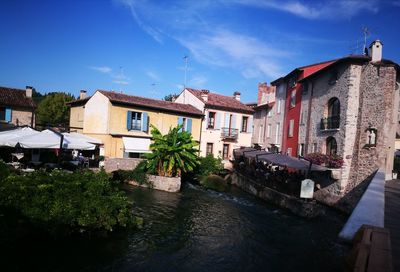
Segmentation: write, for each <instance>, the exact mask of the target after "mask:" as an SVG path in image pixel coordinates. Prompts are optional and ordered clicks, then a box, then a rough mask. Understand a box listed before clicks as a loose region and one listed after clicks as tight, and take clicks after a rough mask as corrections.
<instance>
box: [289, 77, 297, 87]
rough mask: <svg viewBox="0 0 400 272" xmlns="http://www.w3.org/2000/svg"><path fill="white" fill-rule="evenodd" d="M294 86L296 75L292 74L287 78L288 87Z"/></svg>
mask: <svg viewBox="0 0 400 272" xmlns="http://www.w3.org/2000/svg"><path fill="white" fill-rule="evenodd" d="M295 86H296V76H293V77H291V78H290V79H289V87H290V88H293V87H295Z"/></svg>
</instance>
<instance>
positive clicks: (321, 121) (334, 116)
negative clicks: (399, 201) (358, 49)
mask: <svg viewBox="0 0 400 272" xmlns="http://www.w3.org/2000/svg"><path fill="white" fill-rule="evenodd" d="M398 72H399V65H398V64H396V63H394V62H392V61H390V60H385V59H382V43H381V42H380V41H375V42H373V43H372V44H371V46H370V56H355V55H351V56H348V57H344V58H341V59H337V60H335V61H334V62H333V63H331V64H330V65H328V66H326V67H325V68H323V69H321V70H319V71H318V72H316V73H314V74H312V75H310V76H309V77H307V78H305V79H303V80H301V81H300V82H301V83H302V84H303V85H305V86H306V87H305V88H303V90H304V91H303V94H302V101H301V110H302V115H303V116H304V122H303V124H301V125H300V127H299V138H298V141H299V145H302V146H303V148H304V152H305V153H313V152H321V153H325V154H329V155H339V156H341V157H342V158H343V160H344V165H343V167H342V168H341V177H340V180H339V182H338V183H335V184H334V188H332V189H331V192H333V193H335V194H345V193H348V192H350V191H351V190H353V189H355V188H356V187H357V186H358V185H360V184H361V183H362V182H363V181H365V180H367V179H368V177H369V176H371V174H373V173H374V172H375V171H376V170H377V169H378V168H383V169H384V170H385V173H386V176H387V178H391V174H392V169H393V156H394V151H395V146H394V143H395V135H396V129H397V127H398V124H399V123H398V110H399V88H398V86H399V85H398V82H399V74H398ZM396 83H397V84H396Z"/></svg>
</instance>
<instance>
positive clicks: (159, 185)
mask: <svg viewBox="0 0 400 272" xmlns="http://www.w3.org/2000/svg"><path fill="white" fill-rule="evenodd" d="M147 177H148V179H149V180H148V183H141V184H140V183H138V182H136V181H134V180H131V181H129V182H128V183H129V184H130V185H134V186H140V187H145V188H152V189H156V190H160V191H165V192H170V193H176V192H179V190H180V189H181V178H180V177H161V176H154V175H147Z"/></svg>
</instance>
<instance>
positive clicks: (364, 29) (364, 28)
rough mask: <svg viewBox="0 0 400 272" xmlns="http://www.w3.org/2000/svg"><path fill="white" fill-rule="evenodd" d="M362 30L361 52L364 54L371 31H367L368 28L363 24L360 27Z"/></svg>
mask: <svg viewBox="0 0 400 272" xmlns="http://www.w3.org/2000/svg"><path fill="white" fill-rule="evenodd" d="M362 32H363V34H364V48H363V52H362V54H365V53H366V52H368V51H367V50H368V49H367V38H368V37H369V36H370V35H371V32H370V31H369V28H368V27H366V26H364V27H363V28H362Z"/></svg>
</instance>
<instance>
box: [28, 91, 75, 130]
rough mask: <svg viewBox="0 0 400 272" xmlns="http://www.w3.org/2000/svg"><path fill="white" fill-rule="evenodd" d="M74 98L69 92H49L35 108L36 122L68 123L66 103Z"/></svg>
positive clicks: (43, 123)
mask: <svg viewBox="0 0 400 272" xmlns="http://www.w3.org/2000/svg"><path fill="white" fill-rule="evenodd" d="M72 100H74V97H73V96H72V95H71V94H66V93H61V92H59V93H49V94H46V95H45V96H44V98H43V99H42V100H41V101H40V103H39V105H38V107H37V110H36V118H37V119H36V123H38V124H41V125H51V126H57V125H63V126H65V125H68V123H69V107H68V105H67V104H66V103H67V102H70V101H72Z"/></svg>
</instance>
